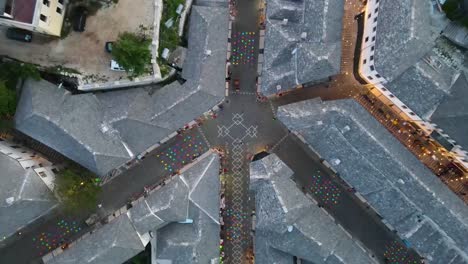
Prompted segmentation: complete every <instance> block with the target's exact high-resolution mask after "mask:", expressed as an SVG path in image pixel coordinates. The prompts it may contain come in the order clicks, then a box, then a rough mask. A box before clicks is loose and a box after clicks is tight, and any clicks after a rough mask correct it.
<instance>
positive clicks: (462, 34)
mask: <svg viewBox="0 0 468 264" xmlns="http://www.w3.org/2000/svg"><path fill="white" fill-rule="evenodd" d="M443 34H444V36H445V37H447V38H448V39H450V40H451V41H453V42H454V43H456V44H457V45H460V46H462V47H464V48H466V49H468V29H467V28H465V27H464V26H462V25H459V24H458V23H457V22H451V23H450V24H449V25H448V26H447V27H446V28H445V29H444V33H443Z"/></svg>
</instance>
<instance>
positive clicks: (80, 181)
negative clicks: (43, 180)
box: [55, 166, 101, 212]
mask: <svg viewBox="0 0 468 264" xmlns="http://www.w3.org/2000/svg"><path fill="white" fill-rule="evenodd" d="M96 179H97V178H96V177H95V176H94V175H93V174H92V173H91V172H89V171H86V170H84V169H80V168H78V167H75V166H70V167H67V168H65V169H63V170H61V171H60V172H59V173H58V175H57V177H56V179H55V186H56V187H55V188H56V192H57V194H58V195H59V196H60V198H61V199H62V200H63V203H64V205H65V209H66V210H67V211H70V212H72V211H73V212H76V211H86V210H93V209H94V208H96V206H97V201H98V200H97V199H98V195H99V193H100V191H101V187H100V186H99V184H98V181H97V180H96Z"/></svg>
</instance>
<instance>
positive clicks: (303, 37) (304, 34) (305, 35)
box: [301, 32, 307, 40]
mask: <svg viewBox="0 0 468 264" xmlns="http://www.w3.org/2000/svg"><path fill="white" fill-rule="evenodd" d="M306 38H307V32H302V33H301V39H303V40H305V39H306Z"/></svg>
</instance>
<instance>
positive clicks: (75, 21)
mask: <svg viewBox="0 0 468 264" xmlns="http://www.w3.org/2000/svg"><path fill="white" fill-rule="evenodd" d="M87 16H88V9H86V7H84V6H78V7H76V8H75V9H74V10H73V18H72V25H73V30H74V31H77V32H83V31H84V30H85V27H86V17H87Z"/></svg>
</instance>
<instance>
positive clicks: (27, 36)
mask: <svg viewBox="0 0 468 264" xmlns="http://www.w3.org/2000/svg"><path fill="white" fill-rule="evenodd" d="M6 36H7V38H9V39H14V40H19V41H24V42H31V41H32V32H31V31H28V30H26V29H22V28H8V29H7V31H6Z"/></svg>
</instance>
